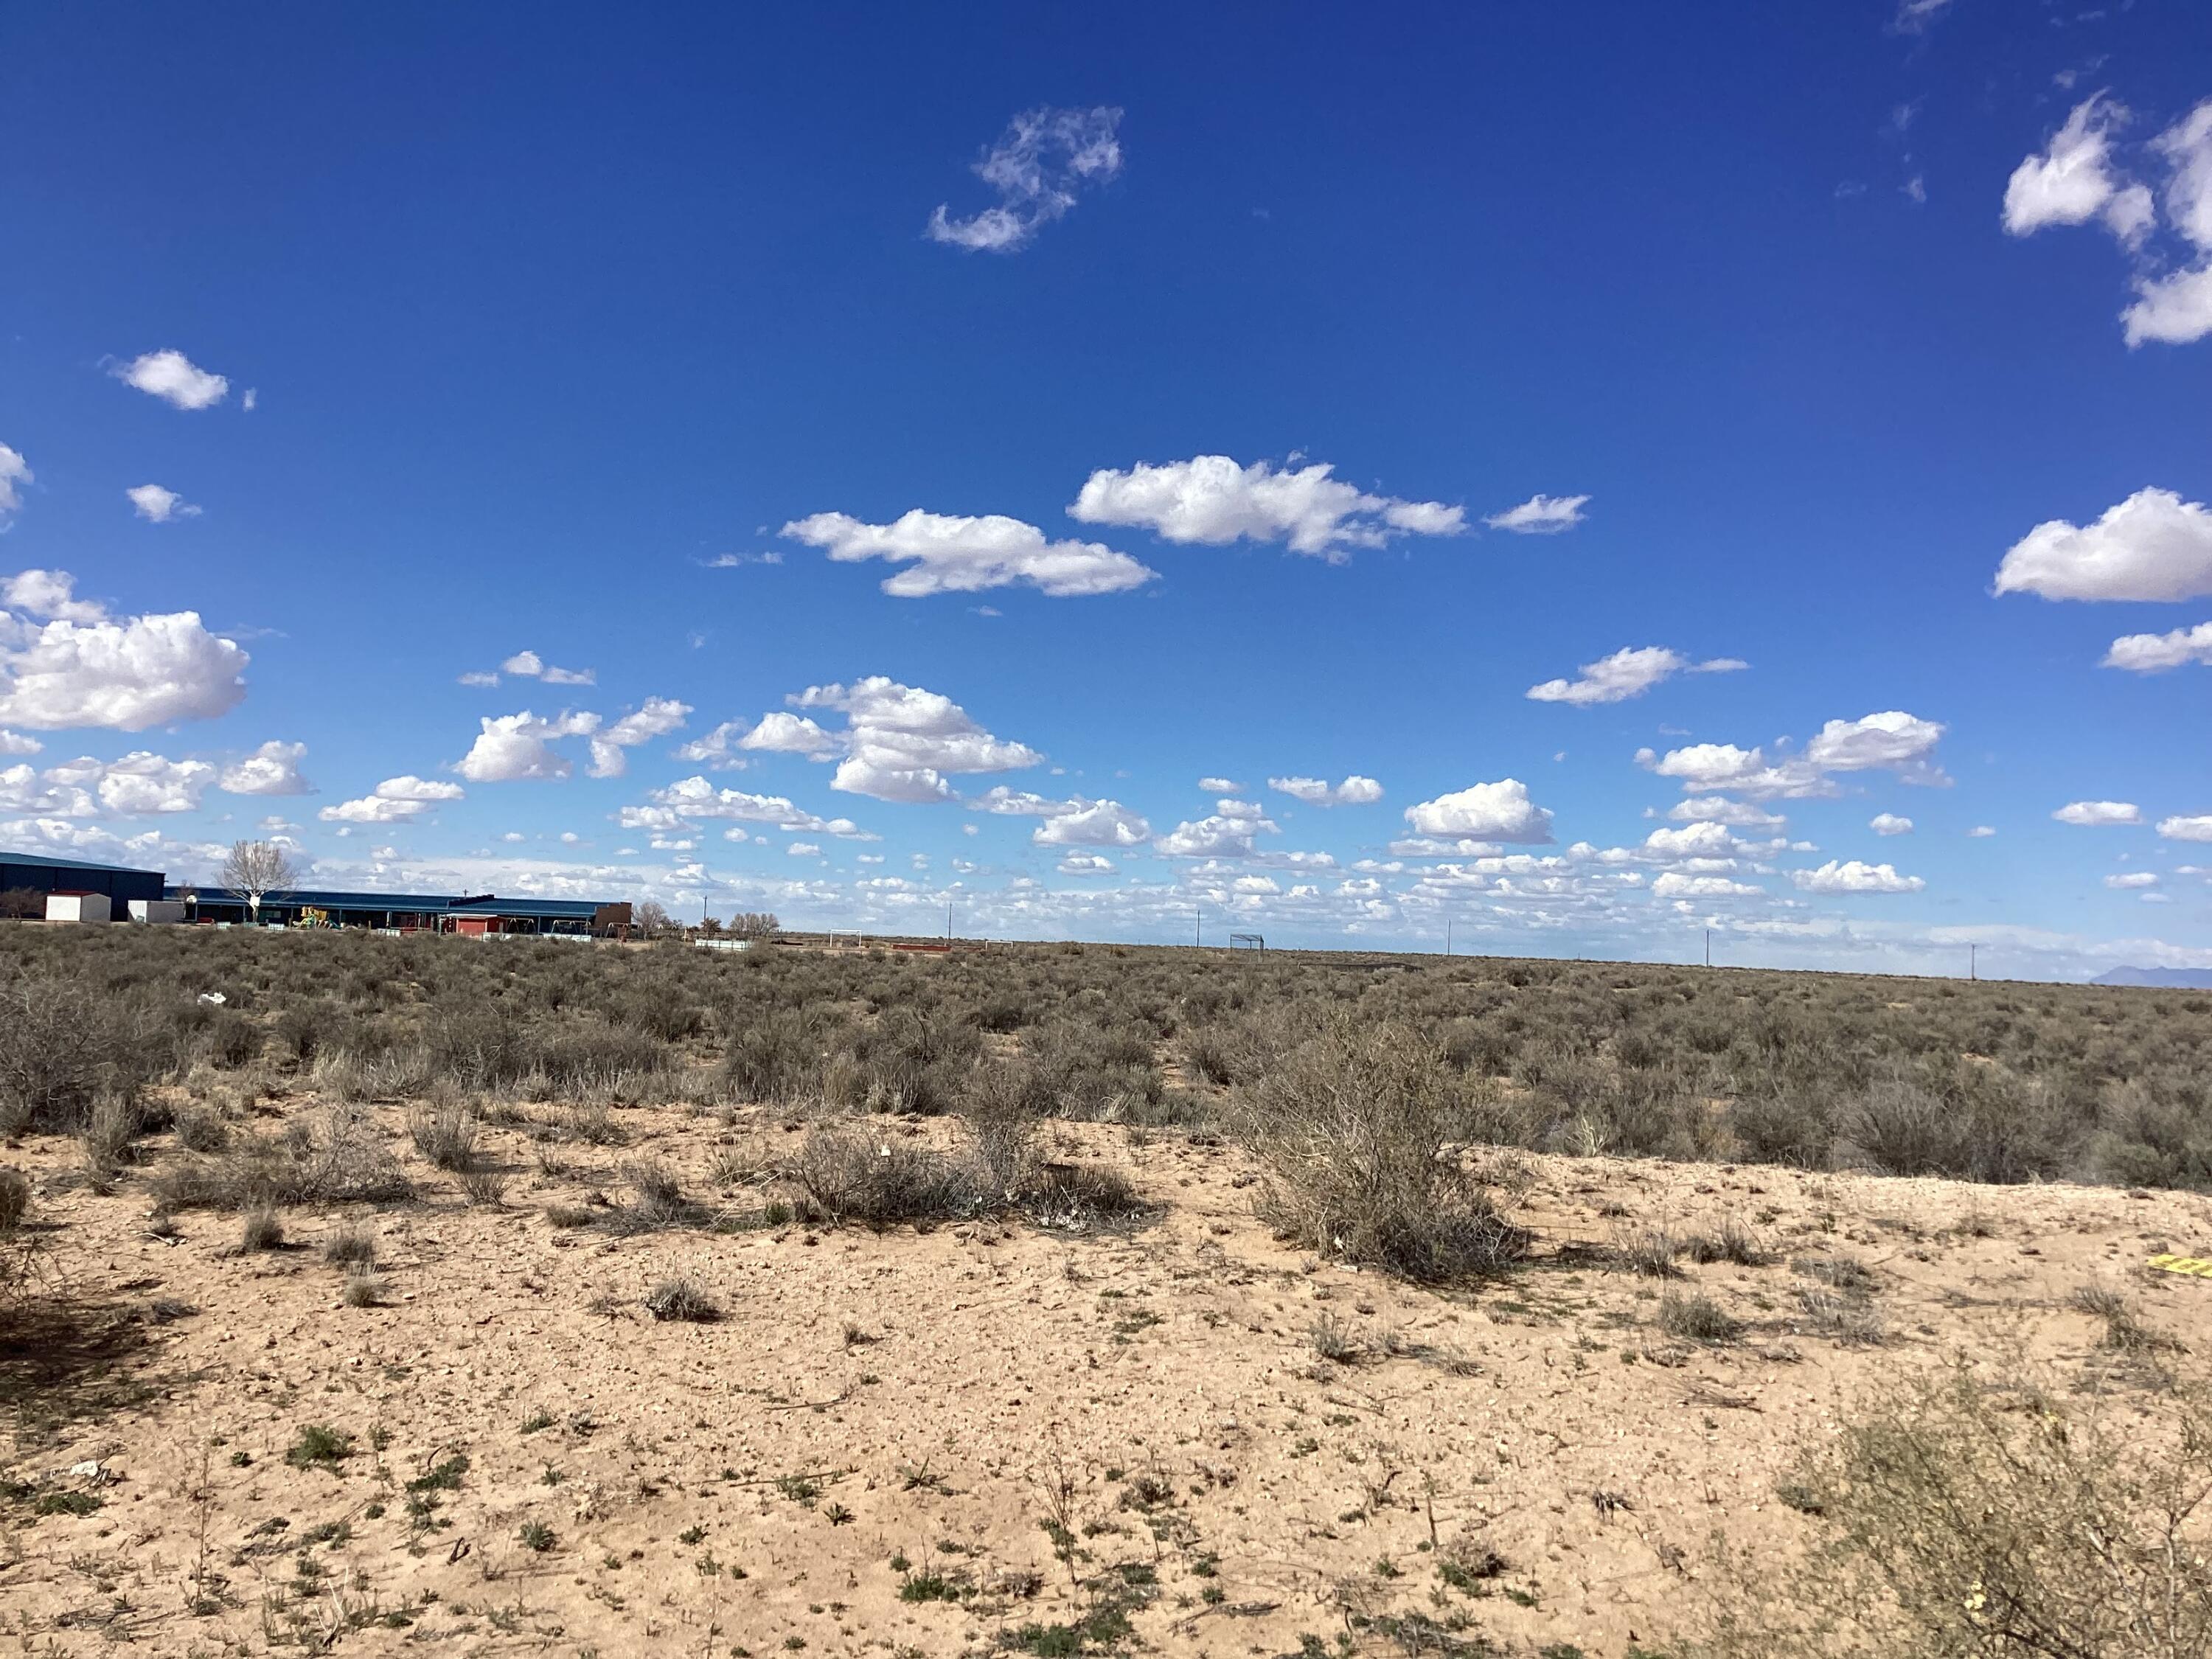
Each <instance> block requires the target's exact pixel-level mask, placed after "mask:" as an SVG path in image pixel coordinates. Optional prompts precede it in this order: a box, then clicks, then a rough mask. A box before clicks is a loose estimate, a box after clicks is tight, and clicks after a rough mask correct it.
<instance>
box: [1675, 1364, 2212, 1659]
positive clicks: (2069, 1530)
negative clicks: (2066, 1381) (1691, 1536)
mask: <svg viewBox="0 0 2212 1659" xmlns="http://www.w3.org/2000/svg"><path fill="white" fill-rule="evenodd" d="M1789 1489H1790V1492H1791V1493H1792V1494H1793V1496H1792V1498H1791V1499H1790V1506H1791V1507H1792V1508H1794V1509H1796V1510H1800V1511H1801V1512H1802V1513H1803V1514H1805V1515H1806V1516H1807V1517H1808V1521H1807V1524H1808V1526H1810V1527H1811V1528H1813V1536H1812V1541H1811V1545H1810V1549H1811V1554H1810V1559H1807V1560H1803V1561H1797V1562H1793V1563H1792V1564H1791V1565H1790V1569H1789V1570H1787V1571H1775V1570H1773V1564H1771V1563H1764V1562H1760V1561H1755V1560H1754V1559H1752V1558H1751V1557H1749V1556H1747V1555H1743V1554H1733V1555H1731V1554H1723V1557H1722V1563H1721V1565H1722V1571H1721V1575H1720V1580H1719V1582H1720V1583H1721V1585H1722V1590H1721V1593H1720V1595H1718V1597H1717V1601H1716V1604H1715V1606H1714V1607H1713V1608H1712V1610H1711V1614H1710V1615H1709V1617H1708V1618H1707V1619H1706V1620H1705V1628H1704V1629H1703V1630H1702V1631H1701V1632H1699V1635H1698V1637H1697V1638H1695V1639H1693V1640H1692V1641H1691V1642H1690V1643H1688V1644H1686V1647H1685V1649H1684V1651H1686V1653H1689V1654H1692V1655H1696V1656H1707V1659H1753V1656H1759V1659H1766V1656H1773V1659H1814V1656H1816V1655H1817V1656H1841V1659H1888V1656H1892V1655H1900V1654H1911V1655H1915V1656H1929V1659H2038V1656H2040V1659H2203V1656H2205V1655H2206V1654H2208V1653H2212V1515H2208V1511H2207V1501H2208V1494H2212V1411H2209V1410H2208V1407H2207V1401H2206V1397H2205V1395H2204V1394H2203V1390H2202V1389H2200V1388H2193V1387H2192V1388H2190V1389H2185V1390H2182V1391H2181V1392H2179V1393H2178V1394H2176V1395H2172V1396H2170V1397H2169V1403H2168V1404H2167V1405H2166V1407H2164V1408H2163V1409H2162V1410H2161V1412H2160V1414H2159V1416H2158V1418H2157V1419H2154V1420H2153V1421H2150V1422H2148V1423H2146V1422H2143V1421H2141V1420H2138V1419H2137V1417H2136V1414H2135V1413H2129V1415H2128V1418H2127V1419H2126V1420H2124V1421H2123V1420H2121V1419H2120V1418H2119V1416H2118V1414H2117V1413H2114V1412H2113V1411H2112V1407H2111V1403H2110V1402H2109V1401H2090V1402H2089V1403H2087V1405H2081V1406H2075V1405H2069V1404H2066V1403H2063V1402H2062V1401H2060V1400H2059V1399H2057V1397H2055V1396H2053V1395H2049V1394H2045V1393H2039V1392H2037V1391H2034V1390H2033V1389H2027V1390H2022V1389H2020V1388H2019V1387H2018V1386H2017V1385H2016V1384H2015V1387H2013V1388H2009V1389H2002V1390H2001V1389H1995V1388H1992V1387H1990V1385H1989V1384H1987V1383H1985V1382H1984V1381H1983V1380H1982V1379H1981V1378H1980V1377H1978V1376H1976V1375H1975V1374H1974V1372H1973V1371H1972V1370H1971V1369H1969V1368H1968V1367H1966V1365H1964V1364H1960V1365H1958V1366H1955V1367H1954V1368H1953V1369H1951V1370H1948V1371H1947V1372H1943V1373H1940V1374H1937V1375H1936V1376H1922V1377H1915V1378H1911V1379H1907V1380H1904V1381H1899V1382H1895V1383H1889V1384H1887V1385H1885V1386H1884V1387H1882V1388H1881V1389H1880V1390H1879V1391H1878V1392H1876V1393H1875V1395H1873V1396H1872V1397H1871V1398H1870V1399H1869V1400H1867V1401H1865V1402H1864V1403H1863V1406H1862V1407H1861V1408H1860V1409H1859V1410H1858V1411H1857V1413H1855V1414H1854V1415H1853V1416H1852V1417H1851V1418H1850V1419H1849V1420H1847V1421H1846V1423H1845V1424H1844V1427H1843V1429H1842V1431H1841V1433H1840V1434H1838V1435H1837V1436H1835V1437H1833V1438H1832V1439H1827V1440H1825V1442H1824V1443H1822V1444H1820V1445H1818V1446H1816V1447H1814V1449H1812V1450H1811V1451H1810V1452H1809V1453H1808V1456H1807V1459H1806V1466H1805V1468H1804V1470H1803V1472H1802V1474H1801V1475H1800V1476H1799V1477H1798V1478H1797V1479H1796V1480H1793V1481H1791V1482H1790V1483H1789Z"/></svg>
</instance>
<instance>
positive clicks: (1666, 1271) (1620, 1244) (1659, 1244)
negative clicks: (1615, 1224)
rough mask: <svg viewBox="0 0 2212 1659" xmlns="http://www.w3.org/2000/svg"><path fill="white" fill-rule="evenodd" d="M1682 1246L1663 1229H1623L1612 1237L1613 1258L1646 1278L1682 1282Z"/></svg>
mask: <svg viewBox="0 0 2212 1659" xmlns="http://www.w3.org/2000/svg"><path fill="white" fill-rule="evenodd" d="M1682 1246H1683V1241H1682V1240H1680V1239H1678V1238H1676V1237H1674V1234H1672V1233H1670V1232H1668V1231H1667V1230H1666V1229H1665V1228H1664V1227H1623V1228H1620V1230H1618V1231H1615V1232H1614V1234H1613V1261H1614V1262H1615V1263H1616V1264H1617V1265H1619V1266H1620V1267H1621V1268H1622V1269H1623V1271H1625V1272H1627V1273H1637V1274H1639V1275H1641V1276H1642V1277H1644V1278H1645V1279H1680V1277H1681V1276H1682V1268H1681V1263H1680V1256H1681V1255H1682Z"/></svg>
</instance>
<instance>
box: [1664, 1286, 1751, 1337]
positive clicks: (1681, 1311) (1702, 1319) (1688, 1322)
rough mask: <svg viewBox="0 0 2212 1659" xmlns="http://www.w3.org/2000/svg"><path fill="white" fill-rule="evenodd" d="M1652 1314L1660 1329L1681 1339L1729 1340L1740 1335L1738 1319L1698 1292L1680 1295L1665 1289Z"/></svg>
mask: <svg viewBox="0 0 2212 1659" xmlns="http://www.w3.org/2000/svg"><path fill="white" fill-rule="evenodd" d="M1656 1319H1657V1321H1658V1324H1659V1328H1660V1329H1661V1330H1662V1331H1664V1332H1666V1333H1667V1334H1668V1335H1669V1336H1672V1337H1679V1338H1680V1340H1683V1341H1685V1342H1733V1341H1734V1340H1735V1339H1736V1338H1737V1337H1739V1336H1741V1334H1743V1325H1742V1322H1741V1321H1739V1320H1735V1319H1731V1318H1730V1317H1729V1316H1728V1314H1727V1313H1726V1312H1725V1311H1724V1310H1723V1309H1722V1307H1721V1305H1720V1304H1719V1303H1717V1302H1716V1301H1714V1300H1713V1299H1712V1297H1710V1296H1707V1295H1705V1293H1704V1292H1702V1291H1700V1292H1699V1293H1698V1294H1696V1295H1693V1296H1684V1295H1682V1294H1681V1293H1680V1291H1668V1292H1666V1294H1664V1295H1663V1296H1662V1297H1660V1298H1659V1310H1658V1313H1657V1314H1656Z"/></svg>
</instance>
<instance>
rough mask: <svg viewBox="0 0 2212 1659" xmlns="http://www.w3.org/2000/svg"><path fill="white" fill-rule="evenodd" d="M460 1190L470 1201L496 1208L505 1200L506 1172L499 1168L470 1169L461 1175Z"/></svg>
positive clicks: (488, 1208) (485, 1206) (492, 1208)
mask: <svg viewBox="0 0 2212 1659" xmlns="http://www.w3.org/2000/svg"><path fill="white" fill-rule="evenodd" d="M461 1191H462V1192H463V1193H464V1194H466V1195H467V1197H468V1200H469V1202H470V1203H471V1204H476V1205H481V1206H483V1208H485V1209H487V1210H496V1209H498V1208H499V1207H500V1206H501V1204H503V1203H504V1202H505V1201H506V1200H507V1174H506V1172H505V1171H504V1170H470V1171H469V1172H468V1173H467V1174H466V1175H465V1176H462V1177H461Z"/></svg>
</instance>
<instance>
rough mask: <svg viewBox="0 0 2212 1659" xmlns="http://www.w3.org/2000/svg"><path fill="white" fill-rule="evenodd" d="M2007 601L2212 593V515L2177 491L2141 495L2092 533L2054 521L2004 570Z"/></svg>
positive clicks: (2170, 598) (2000, 577) (2001, 588)
mask: <svg viewBox="0 0 2212 1659" xmlns="http://www.w3.org/2000/svg"><path fill="white" fill-rule="evenodd" d="M1996 591H1997V592H2000V593H2039V594H2041V595H2042V596H2043V597H2044V598H2045V599H2142V600H2152V601H2161V602H2166V603H2172V602H2174V601H2178V600H2181V599H2198V598H2201V597H2203V595H2205V594H2207V593H2212V512H2208V511H2207V510H2206V509H2205V507H2204V504H2203V502H2202V501H2183V500H2182V499H2181V497H2180V496H2179V495H2177V494H2175V493H2174V492H2173V491H2172V490H2171V489H2138V490H2137V491H2136V493H2135V494H2134V495H2130V496H2129V497H2128V498H2127V500H2125V501H2122V502H2121V503H2120V504H2119V505H2118V506H2117V507H2108V508H2106V512H2105V514H2104V516H2103V517H2102V518H2100V519H2099V520H2097V521H2096V523H2094V524H2092V525H2075V524H2069V523H2068V522H2067V521H2066V520H2063V519H2053V520H2050V521H2049V522H2048V523H2045V524H2039V525H2038V526H2035V528H2034V529H2033V530H2031V531H2029V532H2027V535H2025V536H2023V537H2022V538H2021V539H2020V540H2019V541H2018V542H2017V543H2015V544H2014V545H2013V548H2012V550H2010V551H2009V552H2008V553H2007V554H2006V555H2005V556H2004V562H2002V564H2000V565H1999V566H1998V567H1997V580H1996Z"/></svg>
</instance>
